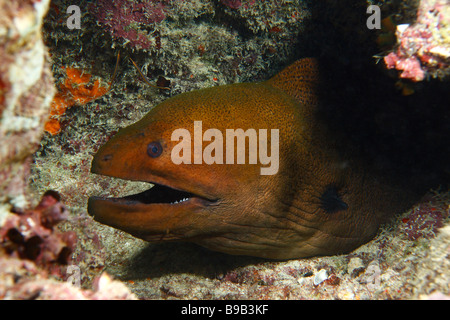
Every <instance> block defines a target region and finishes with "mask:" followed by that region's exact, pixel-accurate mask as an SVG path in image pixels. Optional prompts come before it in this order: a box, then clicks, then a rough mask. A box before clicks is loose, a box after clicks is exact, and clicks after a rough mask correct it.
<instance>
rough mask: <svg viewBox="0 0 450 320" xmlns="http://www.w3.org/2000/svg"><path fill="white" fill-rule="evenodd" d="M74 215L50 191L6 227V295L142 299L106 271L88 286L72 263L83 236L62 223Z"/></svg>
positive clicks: (0, 278) (0, 238)
mask: <svg viewBox="0 0 450 320" xmlns="http://www.w3.org/2000/svg"><path fill="white" fill-rule="evenodd" d="M67 218H68V212H67V210H66V208H65V207H64V205H63V204H62V203H61V202H60V197H59V195H58V194H57V193H56V192H54V191H48V192H46V194H44V196H43V197H42V200H41V202H40V203H39V204H38V205H37V206H36V208H34V209H32V210H26V211H24V212H15V213H14V214H13V215H10V216H9V217H8V218H7V219H6V221H5V222H4V223H3V225H2V227H1V228H0V299H27V300H30V299H33V300H35V299H44V300H47V299H58V300H61V299H71V300H72V299H80V300H85V299H91V300H97V299H98V300H100V299H136V297H135V296H134V295H133V294H132V293H131V292H130V291H129V290H128V289H127V287H126V286H125V285H124V284H123V283H121V282H119V281H115V280H112V278H111V277H110V276H109V275H108V274H106V273H102V274H101V275H100V276H98V277H97V278H96V279H95V280H94V285H93V286H92V289H91V290H82V289H81V288H80V285H81V280H82V279H81V274H80V273H79V267H78V266H76V265H73V264H71V263H72V259H71V258H72V251H73V249H74V247H75V243H76V238H77V235H76V233H75V232H74V231H66V232H60V231H58V230H57V228H56V225H57V224H59V223H60V222H62V221H64V220H66V219H67Z"/></svg>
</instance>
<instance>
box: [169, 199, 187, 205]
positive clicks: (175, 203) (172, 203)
mask: <svg viewBox="0 0 450 320" xmlns="http://www.w3.org/2000/svg"><path fill="white" fill-rule="evenodd" d="M189 199H190V198H183V199H182V200H180V201H175V202H171V203H170V204H177V203H181V202H184V201H188V200H189Z"/></svg>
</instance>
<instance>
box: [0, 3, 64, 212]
mask: <svg viewBox="0 0 450 320" xmlns="http://www.w3.org/2000/svg"><path fill="white" fill-rule="evenodd" d="M49 2H50V1H49V0H44V1H38V2H37V1H31V0H30V1H19V2H17V1H6V0H1V1H0V8H1V12H2V16H1V18H0V57H1V63H0V140H1V144H0V205H1V204H3V205H5V206H11V205H12V206H15V207H22V208H23V207H25V206H27V199H26V196H25V195H26V192H25V189H26V186H27V178H28V176H29V170H30V161H31V155H32V154H33V153H34V151H35V150H36V149H37V148H38V146H39V142H40V140H41V137H42V134H43V127H44V122H45V120H46V118H47V116H48V109H49V107H50V102H51V100H52V98H53V94H54V91H55V90H54V88H53V79H52V76H51V71H50V63H49V57H48V53H47V50H46V48H45V47H44V43H43V39H42V31H41V26H42V23H43V19H44V15H45V13H46V11H47V8H48V6H49ZM0 220H1V219H0Z"/></svg>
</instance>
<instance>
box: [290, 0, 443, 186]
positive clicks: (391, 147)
mask: <svg viewBox="0 0 450 320" xmlns="http://www.w3.org/2000/svg"><path fill="white" fill-rule="evenodd" d="M374 3H375V4H376V3H378V4H379V5H380V8H381V18H382V19H383V18H385V17H387V16H389V15H390V14H392V13H393V12H395V13H398V12H400V13H401V14H400V15H397V19H398V23H414V20H413V19H414V17H415V16H416V13H415V10H416V5H417V4H418V1H415V2H414V1H408V3H410V6H409V7H408V6H406V5H405V3H404V2H402V1H378V2H377V1H374ZM311 7H312V10H313V19H312V20H311V23H310V24H309V25H308V27H309V28H310V30H309V31H306V32H305V33H303V34H302V36H303V39H302V41H301V42H300V44H301V43H305V42H306V43H308V46H306V47H305V46H304V45H302V47H301V48H300V47H299V48H298V49H299V50H298V51H299V52H302V55H304V56H314V57H319V58H320V61H321V79H322V81H323V83H322V85H321V89H322V92H321V98H322V104H321V109H320V110H319V111H320V116H321V117H323V120H324V121H326V123H327V127H329V128H330V129H331V130H332V131H333V132H334V133H335V134H336V136H340V137H341V142H342V143H341V146H340V147H341V148H343V149H345V148H346V147H352V148H356V149H357V150H358V154H359V155H361V157H362V159H363V160H364V161H366V162H367V163H368V165H369V166H370V167H371V168H374V169H376V170H378V172H380V173H381V174H384V175H385V176H388V177H392V178H393V179H394V180H393V181H394V182H399V183H406V184H407V185H409V186H413V187H414V188H415V189H416V191H418V192H426V191H427V190H428V189H430V188H438V187H439V186H440V187H443V188H448V183H449V181H450V179H449V178H450V148H449V140H450V108H449V103H450V90H448V88H449V87H450V86H449V85H450V81H448V80H447V81H446V82H443V81H440V80H430V81H422V82H420V83H413V82H410V83H409V84H410V85H411V86H412V87H413V88H414V91H415V92H414V94H412V95H409V96H404V95H402V94H401V91H400V90H398V88H397V87H396V82H397V81H398V80H399V78H398V75H397V72H396V71H395V70H387V69H386V68H385V66H384V62H383V60H381V61H379V62H378V63H376V61H377V59H376V58H374V55H378V54H381V55H382V54H383V53H384V55H386V54H387V53H388V52H389V51H386V50H385V51H383V49H381V48H379V47H378V45H377V44H376V38H377V37H378V36H379V34H380V31H378V30H369V29H368V28H367V26H366V21H367V18H368V17H369V14H367V13H366V9H367V2H366V1H354V0H342V1H333V0H326V1H314V4H312V6H311ZM404 81H405V83H407V81H406V80H404Z"/></svg>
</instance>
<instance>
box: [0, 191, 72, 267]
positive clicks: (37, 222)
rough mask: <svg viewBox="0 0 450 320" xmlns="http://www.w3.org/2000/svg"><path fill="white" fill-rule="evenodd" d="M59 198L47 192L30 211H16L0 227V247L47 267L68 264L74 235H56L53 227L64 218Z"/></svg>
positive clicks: (18, 256)
mask: <svg viewBox="0 0 450 320" xmlns="http://www.w3.org/2000/svg"><path fill="white" fill-rule="evenodd" d="M59 200H60V196H59V195H58V194H57V193H56V192H53V191H48V192H46V193H45V194H44V196H43V197H42V200H41V202H40V203H39V204H38V205H37V206H36V208H34V209H33V210H28V211H24V212H16V213H15V214H14V215H11V216H9V217H8V218H7V219H6V221H5V222H4V223H3V226H2V227H1V228H0V248H2V249H4V250H5V252H6V253H7V254H9V255H11V256H13V257H17V258H20V259H29V260H32V261H34V262H35V263H36V264H37V265H40V266H45V267H47V268H49V267H50V266H51V265H52V264H54V263H57V264H63V265H66V264H69V263H70V260H71V255H72V251H73V248H74V246H75V243H76V234H75V233H74V232H73V231H68V232H65V233H60V232H58V231H57V230H56V229H55V228H54V227H55V226H56V225H57V224H58V223H59V222H61V221H64V220H66V219H67V216H68V213H67V210H66V208H65V207H64V205H62V203H61V202H60V201H59Z"/></svg>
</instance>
